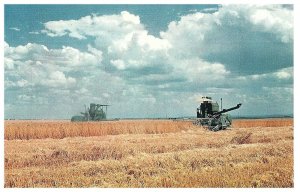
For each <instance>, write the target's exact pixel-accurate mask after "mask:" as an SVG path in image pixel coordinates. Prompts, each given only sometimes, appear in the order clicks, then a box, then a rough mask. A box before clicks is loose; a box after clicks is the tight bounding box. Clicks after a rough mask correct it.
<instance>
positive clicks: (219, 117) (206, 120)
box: [194, 96, 242, 131]
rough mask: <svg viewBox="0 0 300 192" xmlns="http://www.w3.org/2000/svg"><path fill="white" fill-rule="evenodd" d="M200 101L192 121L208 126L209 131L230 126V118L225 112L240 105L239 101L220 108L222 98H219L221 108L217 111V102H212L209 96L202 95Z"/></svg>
mask: <svg viewBox="0 0 300 192" xmlns="http://www.w3.org/2000/svg"><path fill="white" fill-rule="evenodd" d="M201 100H202V102H201V104H200V106H199V107H198V108H197V119H196V121H195V122H194V124H195V125H200V126H203V127H205V128H208V129H209V130H211V131H220V130H224V129H226V128H227V127H230V126H231V123H232V119H231V117H230V115H229V114H226V112H229V111H233V110H236V109H238V108H240V107H241V105H242V104H241V103H239V104H237V105H236V106H235V107H231V108H229V109H222V99H221V110H220V111H219V104H218V103H217V102H213V100H212V99H211V97H207V96H205V97H202V99H201Z"/></svg>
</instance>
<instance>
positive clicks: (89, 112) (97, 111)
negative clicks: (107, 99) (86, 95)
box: [71, 103, 109, 121]
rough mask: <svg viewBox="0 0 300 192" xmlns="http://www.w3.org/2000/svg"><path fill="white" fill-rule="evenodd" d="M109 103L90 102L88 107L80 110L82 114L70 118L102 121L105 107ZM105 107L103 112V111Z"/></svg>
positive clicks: (104, 117)
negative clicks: (82, 110)
mask: <svg viewBox="0 0 300 192" xmlns="http://www.w3.org/2000/svg"><path fill="white" fill-rule="evenodd" d="M108 106H109V105H102V104H95V103H91V104H90V107H88V108H87V109H86V106H85V111H84V112H81V114H82V115H76V116H73V117H72V118H71V121H103V120H106V114H107V107H108ZM104 107H105V112H104Z"/></svg>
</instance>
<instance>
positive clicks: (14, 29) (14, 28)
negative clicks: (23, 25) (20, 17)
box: [9, 27, 21, 31]
mask: <svg viewBox="0 0 300 192" xmlns="http://www.w3.org/2000/svg"><path fill="white" fill-rule="evenodd" d="M9 29H10V30H13V31H21V29H20V28H18V27H11V28H9Z"/></svg>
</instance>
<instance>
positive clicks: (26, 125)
mask: <svg viewBox="0 0 300 192" xmlns="http://www.w3.org/2000/svg"><path fill="white" fill-rule="evenodd" d="M293 129H294V128H293V119H259V120H234V121H233V125H232V127H231V128H229V129H227V130H224V131H219V132H211V131H208V130H206V129H204V128H202V127H199V126H194V125H193V124H192V122H191V121H172V120H120V121H103V122H79V123H71V122H68V121H12V120H9V121H5V131H4V138H5V141H4V153H5V155H4V158H5V159H4V161H5V170H4V174H5V177H4V179H5V183H4V185H5V187H6V188H14V187H285V188H286V187H293V186H294V179H293V178H294V156H293V140H294V131H293Z"/></svg>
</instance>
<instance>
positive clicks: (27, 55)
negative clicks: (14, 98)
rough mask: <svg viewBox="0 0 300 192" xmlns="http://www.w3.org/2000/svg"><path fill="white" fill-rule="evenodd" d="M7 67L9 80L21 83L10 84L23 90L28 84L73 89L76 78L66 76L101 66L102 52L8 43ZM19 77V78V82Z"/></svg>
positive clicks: (5, 62)
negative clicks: (13, 45)
mask: <svg viewBox="0 0 300 192" xmlns="http://www.w3.org/2000/svg"><path fill="white" fill-rule="evenodd" d="M4 46H5V48H4V49H5V50H4V52H5V57H4V66H5V74H6V80H7V81H10V79H14V81H17V82H21V83H14V84H7V85H11V86H19V87H23V86H24V85H25V84H24V83H22V82H26V84H31V85H43V86H50V87H59V86H62V87H69V86H73V85H74V84H75V83H76V79H75V78H76V77H72V76H66V74H65V73H69V72H72V71H74V72H76V71H78V70H83V69H85V70H87V71H88V70H91V71H92V70H93V69H95V68H97V66H99V65H100V64H101V61H102V52H101V51H100V50H97V49H95V48H93V47H91V46H89V47H88V51H89V52H81V51H80V50H78V49H75V48H72V47H67V46H63V47H62V49H48V48H47V47H46V46H44V45H39V44H32V43H28V44H26V45H24V46H23V45H19V46H17V47H10V46H9V45H8V44H7V43H5V45H4ZM16 78H17V79H16Z"/></svg>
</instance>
